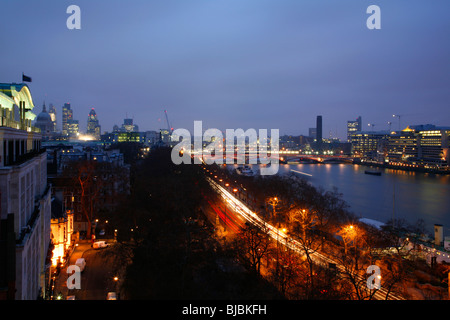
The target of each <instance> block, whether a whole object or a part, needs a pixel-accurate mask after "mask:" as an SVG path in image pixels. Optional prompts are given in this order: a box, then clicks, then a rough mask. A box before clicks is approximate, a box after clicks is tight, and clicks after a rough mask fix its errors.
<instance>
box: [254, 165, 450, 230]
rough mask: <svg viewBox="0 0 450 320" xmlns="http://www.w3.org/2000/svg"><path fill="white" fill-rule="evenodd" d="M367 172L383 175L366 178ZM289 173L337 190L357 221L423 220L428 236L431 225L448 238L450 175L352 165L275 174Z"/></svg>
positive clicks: (303, 167)
mask: <svg viewBox="0 0 450 320" xmlns="http://www.w3.org/2000/svg"><path fill="white" fill-rule="evenodd" d="M252 167H255V166H254V165H253V166H252ZM366 170H371V171H372V170H374V171H375V170H379V171H381V172H382V174H381V176H375V175H369V174H365V171H366ZM288 173H293V174H296V175H298V176H300V177H302V178H304V179H306V180H307V181H309V182H310V183H311V184H312V185H313V186H315V187H321V188H323V189H324V190H330V191H331V190H332V189H333V187H336V188H337V191H338V192H339V193H341V194H342V199H343V200H345V202H347V204H348V205H349V210H350V211H352V212H353V213H354V214H356V216H357V217H360V218H369V219H373V220H377V221H380V222H383V223H385V222H387V221H388V220H390V219H392V218H393V217H395V219H405V220H406V221H407V222H408V223H410V224H415V223H416V222H417V221H418V219H423V221H424V222H425V228H426V232H427V233H428V234H429V235H432V236H433V237H434V235H433V226H434V224H442V225H443V231H444V236H450V175H437V174H431V173H419V172H409V171H402V170H393V169H385V168H370V167H367V166H361V165H354V164H280V169H279V171H278V174H288Z"/></svg>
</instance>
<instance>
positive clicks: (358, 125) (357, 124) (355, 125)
mask: <svg viewBox="0 0 450 320" xmlns="http://www.w3.org/2000/svg"><path fill="white" fill-rule="evenodd" d="M361 130H362V120H361V116H359V117H358V118H356V120H355V121H347V141H348V142H351V135H352V134H353V133H355V132H358V131H361Z"/></svg>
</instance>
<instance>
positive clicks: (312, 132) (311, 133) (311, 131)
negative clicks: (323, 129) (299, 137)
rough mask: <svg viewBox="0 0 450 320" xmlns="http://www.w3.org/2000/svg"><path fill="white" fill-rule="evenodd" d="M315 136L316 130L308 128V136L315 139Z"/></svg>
mask: <svg viewBox="0 0 450 320" xmlns="http://www.w3.org/2000/svg"><path fill="white" fill-rule="evenodd" d="M316 135H317V130H316V128H309V130H308V136H309V137H310V138H313V139H316Z"/></svg>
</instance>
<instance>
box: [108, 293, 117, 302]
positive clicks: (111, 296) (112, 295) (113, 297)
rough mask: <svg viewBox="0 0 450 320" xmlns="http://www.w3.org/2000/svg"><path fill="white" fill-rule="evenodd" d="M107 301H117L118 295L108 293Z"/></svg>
mask: <svg viewBox="0 0 450 320" xmlns="http://www.w3.org/2000/svg"><path fill="white" fill-rule="evenodd" d="M106 300H117V294H116V293H115V292H108V295H107V296H106Z"/></svg>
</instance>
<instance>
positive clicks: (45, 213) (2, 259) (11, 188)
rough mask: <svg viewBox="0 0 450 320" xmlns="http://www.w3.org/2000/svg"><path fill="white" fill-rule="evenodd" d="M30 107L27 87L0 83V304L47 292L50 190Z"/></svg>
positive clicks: (44, 155)
mask: <svg viewBox="0 0 450 320" xmlns="http://www.w3.org/2000/svg"><path fill="white" fill-rule="evenodd" d="M33 108H34V105H33V100H32V97H31V93H30V90H29V88H28V86H27V85H25V84H15V83H12V84H5V83H3V84H0V117H1V122H0V196H1V198H0V300H2V299H16V300H36V299H37V298H39V296H42V295H43V294H45V292H46V287H47V281H46V280H45V279H46V273H47V272H48V269H47V266H48V264H49V260H50V259H49V256H48V253H49V247H50V219H51V189H50V186H49V185H48V184H47V153H46V151H45V150H44V149H42V148H41V138H42V135H41V133H40V132H39V131H40V130H39V129H38V128H36V127H34V126H32V125H31V122H32V121H33V120H34V119H35V117H36V116H35V115H34V114H33V112H32V110H33ZM16 116H17V117H16Z"/></svg>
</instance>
